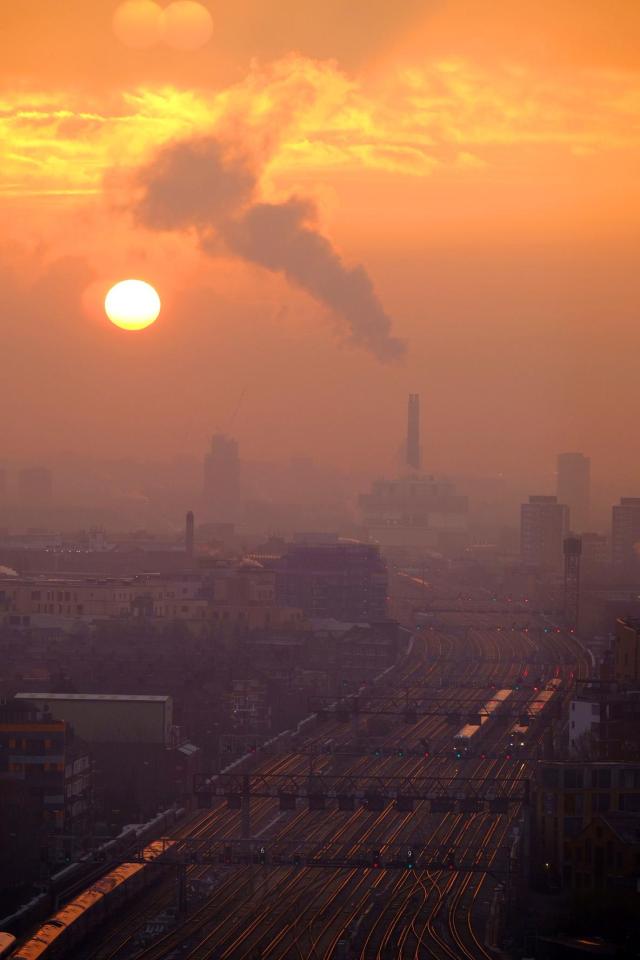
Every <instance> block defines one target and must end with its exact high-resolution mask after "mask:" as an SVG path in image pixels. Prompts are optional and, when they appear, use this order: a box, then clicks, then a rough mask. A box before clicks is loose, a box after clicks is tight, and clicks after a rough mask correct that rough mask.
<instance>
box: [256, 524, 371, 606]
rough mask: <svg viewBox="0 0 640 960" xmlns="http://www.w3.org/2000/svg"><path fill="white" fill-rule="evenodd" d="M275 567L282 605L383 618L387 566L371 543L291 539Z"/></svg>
mask: <svg viewBox="0 0 640 960" xmlns="http://www.w3.org/2000/svg"><path fill="white" fill-rule="evenodd" d="M274 568H275V570H276V598H277V601H278V603H279V604H280V605H281V606H286V607H298V608H300V609H301V610H303V611H304V613H305V615H306V616H308V617H316V618H328V617H332V618H335V619H336V620H344V621H349V622H351V623H358V622H371V621H376V620H384V619H385V618H386V616H387V587H388V576H387V567H386V564H385V563H384V561H383V560H382V559H381V557H380V552H379V549H378V547H377V546H374V545H373V544H370V543H359V542H357V541H348V540H338V539H336V540H334V541H332V542H328V543H318V542H313V543H293V544H291V545H290V546H289V548H288V550H287V552H286V553H285V554H284V556H282V557H281V558H279V559H278V560H276V561H275V562H274Z"/></svg>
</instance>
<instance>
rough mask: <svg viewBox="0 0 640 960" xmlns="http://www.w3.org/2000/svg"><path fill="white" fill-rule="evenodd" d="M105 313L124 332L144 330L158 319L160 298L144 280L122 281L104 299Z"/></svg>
mask: <svg viewBox="0 0 640 960" xmlns="http://www.w3.org/2000/svg"><path fill="white" fill-rule="evenodd" d="M104 309H105V313H106V314H107V316H108V317H109V320H111V323H115V325H116V327H121V328H122V330H144V328H145V327H148V326H149V325H150V324H152V323H153V322H154V321H155V320H157V318H158V314H159V313H160V297H159V296H158V294H157V292H156V291H155V290H154V288H153V287H152V286H151V284H150V283H145V281H144V280H121V281H120V283H116V284H115V286H113V287H111V289H110V290H109V293H108V294H107V295H106V297H105V298H104Z"/></svg>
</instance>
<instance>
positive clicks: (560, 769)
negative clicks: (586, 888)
mask: <svg viewBox="0 0 640 960" xmlns="http://www.w3.org/2000/svg"><path fill="white" fill-rule="evenodd" d="M610 813H613V814H618V813H621V814H625V815H636V814H639V813H640V761H639V762H637V763H623V762H617V763H616V762H606V761H591V762H589V761H549V762H540V763H539V764H538V767H537V770H536V774H535V777H534V781H533V784H532V790H531V870H532V877H533V878H534V880H536V881H538V882H541V883H545V882H546V883H549V882H550V881H552V882H553V885H560V886H563V887H564V886H569V887H570V886H571V885H572V884H573V853H572V846H571V844H572V842H573V841H574V840H575V838H576V837H578V835H579V834H580V833H581V832H582V831H583V830H584V829H585V827H587V826H588V824H589V823H591V821H592V820H593V819H594V818H595V817H597V816H598V815H605V814H606V815H608V814H610Z"/></svg>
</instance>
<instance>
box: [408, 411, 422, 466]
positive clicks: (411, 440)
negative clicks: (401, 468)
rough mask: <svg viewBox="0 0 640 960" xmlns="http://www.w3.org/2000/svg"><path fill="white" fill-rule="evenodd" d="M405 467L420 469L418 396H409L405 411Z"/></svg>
mask: <svg viewBox="0 0 640 960" xmlns="http://www.w3.org/2000/svg"><path fill="white" fill-rule="evenodd" d="M407 466H408V467H411V469H412V470H419V469H420V394H419V393H410V394H409V407H408V410H407Z"/></svg>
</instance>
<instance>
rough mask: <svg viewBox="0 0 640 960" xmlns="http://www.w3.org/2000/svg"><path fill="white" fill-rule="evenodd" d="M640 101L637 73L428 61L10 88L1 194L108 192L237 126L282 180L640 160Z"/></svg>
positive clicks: (302, 63)
mask: <svg viewBox="0 0 640 960" xmlns="http://www.w3.org/2000/svg"><path fill="white" fill-rule="evenodd" d="M639 103H640V78H639V77H638V75H637V74H633V73H623V72H618V73H616V72H613V71H609V72H603V71H595V70H587V69H580V70H575V71H573V72H570V73H566V72H564V73H562V72H557V71H556V72H550V71H549V70H544V71H541V70H536V69H534V68H533V67H531V66H529V67H523V66H518V65H517V64H515V65H514V64H511V65H508V64H506V65H505V64H500V63H496V64H495V65H494V66H493V67H491V68H489V67H486V66H483V67H481V66H478V65H477V64H474V63H472V62H470V61H468V60H464V59H457V60H431V61H426V62H422V63H419V64H412V63H410V62H407V63H403V62H400V63H398V64H394V65H393V66H392V67H390V68H389V69H388V70H387V72H386V73H385V74H384V75H383V76H380V77H378V78H377V79H376V81H375V83H374V81H373V79H367V78H366V77H363V78H358V79H356V78H354V77H350V76H348V75H347V74H345V73H344V72H343V71H341V70H339V69H338V67H337V66H336V65H335V63H332V62H331V61H326V62H320V61H315V60H311V59H309V58H306V57H302V56H299V55H291V56H288V57H284V58H282V59H280V60H277V61H275V62H273V63H271V64H269V65H267V66H260V65H259V64H253V65H252V66H251V69H250V70H249V72H248V73H247V75H246V76H245V77H244V78H243V79H242V80H241V81H239V82H237V83H235V84H232V85H230V86H228V87H226V88H222V89H220V90H218V91H216V92H215V93H213V94H211V93H209V92H208V91H207V92H204V91H198V90H194V91H187V90H180V89H177V88H176V87H172V86H169V85H166V86H159V87H153V88H150V87H147V88H136V89H129V90H124V91H122V92H121V93H119V94H117V95H115V96H112V97H109V98H97V99H96V98H93V99H92V98H89V97H86V96H81V95H79V94H78V93H77V92H76V93H73V94H72V93H70V92H68V91H62V90H61V91H59V92H56V93H34V92H30V93H25V92H14V93H11V92H10V91H9V92H6V93H5V94H4V96H3V99H2V100H1V101H0V148H1V149H2V150H3V157H4V159H5V162H4V163H3V167H2V171H0V195H2V194H4V195H10V196H20V195H25V194H26V195H32V194H34V193H37V192H38V191H40V192H43V193H56V194H61V193H64V192H69V194H70V195H74V194H77V193H78V192H81V191H82V192H89V191H94V192H96V193H99V192H100V191H101V185H102V181H103V178H104V175H105V172H106V171H108V170H110V169H111V168H113V167H114V166H119V167H125V168H130V167H131V166H134V165H138V164H139V163H140V162H141V160H142V159H143V158H144V157H145V156H146V155H148V154H149V152H150V151H152V150H153V149H155V148H156V147H157V145H158V144H159V143H163V142H167V141H168V140H172V139H176V138H180V137H185V136H188V137H190V138H194V137H196V136H198V135H208V134H210V133H211V132H212V131H213V132H215V133H216V135H218V136H219V137H222V138H223V139H224V140H225V142H229V140H230V139H232V138H233V128H234V126H236V125H238V124H240V126H241V131H242V136H243V137H244V138H245V140H246V142H247V143H248V144H249V146H250V149H251V151H253V152H257V153H259V154H260V153H262V154H268V155H269V171H268V172H269V173H273V174H274V175H278V176H287V175H289V176H293V177H295V176H297V174H298V172H299V171H300V172H303V173H304V172H311V173H317V172H322V171H334V170H338V171H341V170H344V171H348V172H351V171H364V170H372V171H381V172H387V173H393V174H400V175H404V176H414V177H427V176H431V175H432V174H433V173H434V172H435V171H438V170H441V169H444V170H446V169H447V168H454V169H458V158H459V157H460V156H464V155H467V156H474V157H477V165H478V167H480V166H481V165H483V164H484V165H486V166H491V163H492V161H493V159H494V157H495V155H496V151H502V150H503V149H504V148H508V149H510V150H512V151H518V150H521V151H527V150H528V149H530V147H531V146H535V147H538V148H540V149H546V150H549V151H557V150H558V149H559V150H564V151H566V155H567V156H575V155H576V154H582V155H586V154H591V153H593V152H601V153H604V152H607V151H611V150H618V151H625V150H626V151H633V152H637V149H638V146H639V145H640V140H639V137H638V132H637V125H636V124H635V123H634V120H635V117H636V116H637V111H638V104H639ZM239 118H241V119H239ZM236 139H237V138H236ZM468 172H469V175H470V176H471V175H472V171H471V168H470V167H469V168H468Z"/></svg>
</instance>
